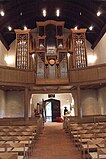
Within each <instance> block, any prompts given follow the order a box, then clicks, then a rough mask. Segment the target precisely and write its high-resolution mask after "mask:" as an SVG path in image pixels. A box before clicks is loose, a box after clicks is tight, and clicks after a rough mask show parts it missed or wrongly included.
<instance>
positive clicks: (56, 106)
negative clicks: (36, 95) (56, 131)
mask: <svg viewBox="0 0 106 159" xmlns="http://www.w3.org/2000/svg"><path fill="white" fill-rule="evenodd" d="M44 103H45V118H46V121H47V122H55V121H56V117H60V116H61V113H60V101H59V100H56V99H49V100H45V101H44Z"/></svg>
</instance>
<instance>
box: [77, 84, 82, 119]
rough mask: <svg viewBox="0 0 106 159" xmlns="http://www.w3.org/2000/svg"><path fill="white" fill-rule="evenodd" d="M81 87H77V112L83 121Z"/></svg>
mask: <svg viewBox="0 0 106 159" xmlns="http://www.w3.org/2000/svg"><path fill="white" fill-rule="evenodd" d="M80 93H81V92H80V86H78V87H77V112H78V118H79V119H81V117H82V114H81V95H80Z"/></svg>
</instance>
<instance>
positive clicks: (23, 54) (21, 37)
mask: <svg viewBox="0 0 106 159" xmlns="http://www.w3.org/2000/svg"><path fill="white" fill-rule="evenodd" d="M15 33H16V67H17V68H20V69H29V40H30V29H28V30H20V29H16V30H15Z"/></svg>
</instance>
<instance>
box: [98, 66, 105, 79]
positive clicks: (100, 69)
mask: <svg viewBox="0 0 106 159" xmlns="http://www.w3.org/2000/svg"><path fill="white" fill-rule="evenodd" d="M98 74H99V79H106V66H102V67H98Z"/></svg>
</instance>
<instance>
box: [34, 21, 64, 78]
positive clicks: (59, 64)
mask: <svg viewBox="0 0 106 159" xmlns="http://www.w3.org/2000/svg"><path fill="white" fill-rule="evenodd" d="M37 29H38V36H37V37H36V53H37V78H41V79H42V78H43V79H58V78H67V48H66V40H65V37H64V34H63V30H64V22H57V21H53V20H48V21H45V22H37Z"/></svg>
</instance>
